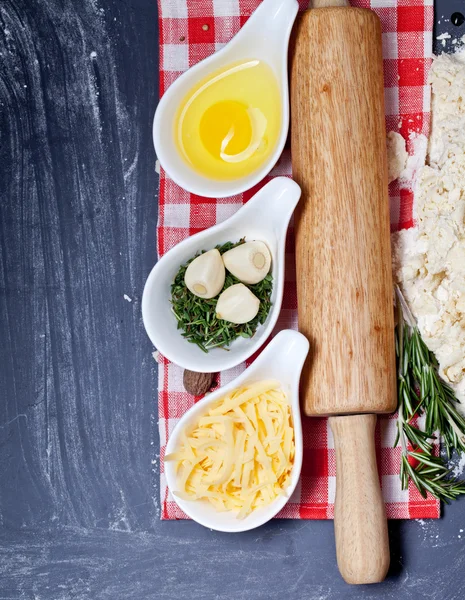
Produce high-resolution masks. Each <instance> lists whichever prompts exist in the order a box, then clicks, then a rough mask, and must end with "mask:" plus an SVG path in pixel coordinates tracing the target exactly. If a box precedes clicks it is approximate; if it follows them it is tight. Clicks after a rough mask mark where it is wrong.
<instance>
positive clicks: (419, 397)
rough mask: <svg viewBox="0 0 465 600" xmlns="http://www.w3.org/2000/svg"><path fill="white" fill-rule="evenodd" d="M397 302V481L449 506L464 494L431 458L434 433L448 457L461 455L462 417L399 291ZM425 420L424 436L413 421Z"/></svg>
mask: <svg viewBox="0 0 465 600" xmlns="http://www.w3.org/2000/svg"><path fill="white" fill-rule="evenodd" d="M396 297H397V303H396V304H397V315H398V318H397V327H396V353H397V359H398V360H397V363H398V399H399V405H398V417H397V435H396V439H395V442H394V447H396V446H397V445H398V444H399V443H400V446H401V449H402V458H401V464H400V479H401V484H402V488H403V489H406V488H407V487H408V485H409V481H411V482H412V483H413V484H414V485H415V487H416V488H417V489H418V491H419V492H420V494H421V495H422V496H423V497H424V498H426V495H427V493H430V494H431V495H432V496H434V497H435V498H438V499H439V500H443V501H444V502H447V503H448V502H450V501H451V500H455V499H456V498H458V497H459V496H460V495H462V494H465V481H461V480H459V479H457V478H455V477H451V476H450V469H449V468H448V466H447V463H446V462H445V460H444V459H443V458H442V457H441V456H435V455H434V448H433V445H432V441H433V440H434V439H435V432H438V433H439V434H440V436H441V439H442V442H443V444H444V448H445V451H446V453H447V457H448V458H450V456H451V455H452V453H453V452H454V451H456V452H459V453H461V452H465V418H464V417H463V416H462V415H461V414H460V413H459V412H458V410H457V407H456V405H457V403H458V400H457V398H456V397H455V394H454V391H453V390H452V388H451V387H450V386H448V385H447V384H446V383H445V382H444V381H443V380H442V379H441V378H440V377H439V374H438V363H437V360H436V357H435V356H434V354H433V353H432V352H430V350H429V349H428V347H427V346H426V344H425V342H424V341H423V340H422V338H421V334H420V331H419V330H418V327H417V325H416V323H415V320H414V318H413V315H412V314H411V312H410V310H409V308H408V305H407V303H406V301H405V299H404V297H403V296H402V293H401V291H400V289H399V288H396ZM422 415H423V416H424V418H425V419H424V420H425V425H424V431H422V430H421V429H419V428H418V427H417V426H416V425H415V419H416V418H417V417H420V416H422Z"/></svg>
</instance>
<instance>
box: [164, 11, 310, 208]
mask: <svg viewBox="0 0 465 600" xmlns="http://www.w3.org/2000/svg"><path fill="white" fill-rule="evenodd" d="M297 10H298V3H297V1H296V0H263V2H262V3H261V4H260V6H259V7H258V8H257V10H256V11H255V12H254V13H253V15H252V16H251V17H250V19H249V20H248V21H247V22H246V23H245V25H244V26H243V27H242V29H241V30H240V31H239V33H238V34H237V35H235V36H234V37H233V39H232V40H231V41H230V42H229V43H228V44H226V46H224V48H222V49H221V50H219V51H218V52H215V53H214V54H212V56H209V57H208V58H206V59H205V60H202V61H201V62H199V63H197V64H196V65H195V66H193V67H191V68H190V69H189V70H188V71H186V72H185V73H183V75H181V76H180V77H178V79H176V81H174V82H173V83H172V84H171V85H170V87H169V88H168V90H167V91H166V92H165V94H164V95H163V97H162V99H161V100H160V102H159V104H158V107H157V110H156V112H155V117H154V121H153V142H154V145H155V152H156V154H157V157H158V159H159V161H160V164H161V166H162V167H163V168H164V169H165V171H166V172H167V174H168V175H169V176H170V177H171V179H173V180H174V181H175V182H176V183H177V184H178V185H180V186H181V187H182V188H184V189H185V190H187V191H189V192H192V193H194V194H198V195H199V196H207V197H209V198H224V197H226V196H233V195H235V194H239V193H241V192H243V191H245V190H248V189H250V188H251V187H253V186H254V185H255V184H257V183H258V182H259V181H261V180H262V179H263V177H265V175H267V173H269V172H270V170H271V169H272V168H273V166H274V165H275V163H276V161H277V160H278V158H279V157H280V155H281V152H282V150H283V148H284V144H285V142H286V138H287V132H288V129H289V91H288V77H287V49H288V45H289V36H290V33H291V29H292V25H293V23H294V20H295V17H296V14H297ZM250 59H259V60H263V61H264V62H266V63H267V64H268V65H269V66H270V67H271V68H272V69H273V71H274V74H275V75H276V78H277V81H278V83H279V86H280V92H281V111H282V118H281V131H280V134H279V139H278V142H277V144H276V148H275V150H274V152H273V153H272V154H271V156H270V158H269V159H268V160H267V161H266V163H265V164H263V165H262V166H261V167H260V168H259V169H257V170H256V171H254V172H253V173H251V174H250V175H247V176H246V177H242V178H240V179H234V180H231V181H219V180H213V179H209V178H208V177H205V176H203V175H201V174H200V173H198V172H197V171H195V170H194V169H193V168H192V167H190V166H189V164H188V163H187V162H186V161H185V160H184V158H183V157H182V156H181V154H180V152H179V150H178V148H177V146H176V142H175V136H174V123H175V116H176V112H177V109H178V107H179V103H180V102H181V101H182V99H183V98H184V97H185V96H186V95H187V94H188V93H189V91H190V90H191V89H192V88H193V87H194V85H195V84H196V83H198V82H199V81H200V80H201V79H203V78H205V77H206V76H208V74H209V73H211V72H212V71H215V70H217V69H220V68H221V67H224V66H227V65H230V64H231V63H233V62H237V61H241V60H250Z"/></svg>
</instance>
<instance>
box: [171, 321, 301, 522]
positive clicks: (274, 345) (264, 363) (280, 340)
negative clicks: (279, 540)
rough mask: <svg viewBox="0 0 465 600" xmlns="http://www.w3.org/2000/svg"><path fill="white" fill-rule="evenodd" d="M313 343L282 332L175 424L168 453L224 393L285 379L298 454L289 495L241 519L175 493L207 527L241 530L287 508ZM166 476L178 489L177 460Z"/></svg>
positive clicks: (294, 481) (297, 468) (296, 474)
mask: <svg viewBox="0 0 465 600" xmlns="http://www.w3.org/2000/svg"><path fill="white" fill-rule="evenodd" d="M308 350H309V343H308V340H307V338H306V337H304V336H303V335H302V334H301V333H298V332H297V331H292V330H291V329H286V330H284V331H281V332H280V333H278V335H277V336H276V337H275V338H274V339H273V340H272V342H271V343H270V344H269V346H267V347H266V348H265V350H264V351H263V352H262V353H261V354H260V356H259V357H258V358H257V360H255V361H254V362H253V363H252V365H251V366H250V367H249V368H248V369H246V370H245V371H244V372H243V373H242V374H241V375H240V376H239V377H237V378H236V379H235V380H234V381H232V382H231V383H229V384H228V385H226V386H224V387H223V388H220V389H219V390H216V391H215V392H213V393H211V394H209V395H208V396H206V397H205V398H204V399H203V400H200V402H197V404H195V405H194V406H193V407H192V408H191V409H190V410H188V411H187V412H186V413H185V414H184V415H183V416H182V417H181V419H180V420H179V422H178V423H177V425H176V427H175V428H174V430H173V432H172V434H171V436H170V439H169V440H168V444H167V446H166V454H169V453H171V452H174V451H175V450H176V449H177V448H178V447H179V436H180V434H181V433H182V431H184V430H186V429H189V428H190V427H191V426H193V425H194V424H195V423H196V421H197V420H198V419H199V418H200V417H201V416H202V415H203V414H205V413H206V412H207V410H208V408H209V406H210V405H211V404H212V403H213V402H216V400H218V399H219V398H221V397H222V396H223V395H224V394H226V393H227V392H229V391H230V390H233V389H235V388H237V387H239V386H241V385H243V384H245V383H253V382H255V381H262V380H264V379H276V380H278V381H280V382H281V384H282V388H283V390H284V391H285V392H286V393H287V396H288V398H289V401H290V404H291V410H292V419H293V424H294V438H295V458H294V465H293V467H292V472H291V481H290V484H289V487H288V488H287V489H286V496H280V497H279V498H277V499H276V500H274V502H272V503H271V504H270V505H269V506H265V507H262V508H259V509H256V510H254V511H252V512H251V513H250V514H249V515H247V517H245V518H244V519H237V517H236V514H235V513H234V512H233V511H227V512H217V511H216V510H215V509H214V507H213V506H212V505H211V504H210V503H209V502H208V501H207V500H184V499H182V498H179V497H178V496H173V497H174V500H175V502H176V503H177V504H178V506H179V508H180V509H181V510H182V511H184V512H185V513H186V515H187V516H188V517H190V518H191V519H194V521H197V523H200V524H201V525H204V526H205V527H209V528H210V529H216V530H217V531H227V532H239V531H247V530H248V529H254V528H255V527H259V526H260V525H263V524H264V523H266V522H267V521H269V520H270V519H272V518H273V517H274V516H276V515H277V514H278V512H279V511H280V510H281V509H282V508H283V506H284V505H285V504H286V502H287V501H288V499H289V497H290V496H291V494H292V492H293V491H294V489H295V487H296V485H297V482H298V480H299V477H300V470H301V468H302V457H303V442H302V421H301V416H300V403H299V380H300V374H301V371H302V367H303V364H304V362H305V359H306V357H307V354H308ZM165 477H166V482H167V484H168V488H169V489H170V491H171V492H174V491H176V464H175V462H171V461H170V462H166V463H165Z"/></svg>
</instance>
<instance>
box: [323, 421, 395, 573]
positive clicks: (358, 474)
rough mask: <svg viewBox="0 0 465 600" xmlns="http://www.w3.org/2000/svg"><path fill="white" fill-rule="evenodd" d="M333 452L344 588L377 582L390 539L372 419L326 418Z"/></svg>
mask: <svg viewBox="0 0 465 600" xmlns="http://www.w3.org/2000/svg"><path fill="white" fill-rule="evenodd" d="M329 423H330V426H331V430H332V432H333V436H334V449H335V452H336V499H335V503H334V530H335V535H336V552H337V564H338V567H339V571H340V572H341V575H342V576H343V577H344V579H345V581H347V583H354V584H362V583H379V582H380V581H383V579H384V578H385V577H386V574H387V572H388V568H389V561H390V558H389V538H388V529H387V520H386V511H385V508H384V501H383V496H382V494H381V488H380V486H379V478H378V467H377V464H376V452H375V425H376V415H351V416H344V417H331V418H330V420H329Z"/></svg>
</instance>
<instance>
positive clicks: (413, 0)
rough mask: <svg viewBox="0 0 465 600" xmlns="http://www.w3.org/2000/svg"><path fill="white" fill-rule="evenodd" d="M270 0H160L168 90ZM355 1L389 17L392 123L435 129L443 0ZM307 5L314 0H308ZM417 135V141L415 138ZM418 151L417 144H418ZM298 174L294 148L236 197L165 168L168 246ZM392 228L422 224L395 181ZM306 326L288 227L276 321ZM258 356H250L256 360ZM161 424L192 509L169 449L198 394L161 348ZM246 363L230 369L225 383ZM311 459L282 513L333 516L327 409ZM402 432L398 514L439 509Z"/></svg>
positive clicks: (311, 428) (384, 465)
mask: <svg viewBox="0 0 465 600" xmlns="http://www.w3.org/2000/svg"><path fill="white" fill-rule="evenodd" d="M259 4H260V0H158V7H159V29H160V94H163V92H164V91H165V90H166V89H167V88H168V87H169V85H170V84H171V83H172V82H173V81H174V80H175V79H176V78H177V77H178V76H179V75H180V74H181V73H182V72H184V71H185V70H186V69H188V68H189V67H191V66H192V65H194V64H195V63H197V62H198V61H199V60H202V59H203V58H205V57H207V56H209V55H210V54H212V53H213V52H215V50H218V49H219V48H221V47H222V46H223V45H224V44H225V43H227V42H228V41H229V40H230V39H231V38H232V37H233V35H234V34H236V33H237V32H238V30H239V29H240V27H241V26H242V25H243V24H244V23H245V21H246V20H247V18H248V17H249V16H250V15H251V13H252V12H253V11H254V10H255V9H256V8H257V6H258V5H259ZM352 4H353V5H354V6H359V7H365V8H372V9H373V10H375V12H376V13H377V14H378V15H379V17H380V19H381V22H382V26H383V56H384V78H385V81H384V85H385V99H386V128H387V131H392V130H393V131H399V132H400V133H401V134H402V135H403V136H404V138H406V139H407V140H409V135H410V134H411V133H412V132H415V133H423V134H425V135H428V130H429V109H430V93H429V87H428V85H427V83H426V79H427V72H428V68H429V65H430V62H431V49H432V27H433V0H371V2H370V0H353V1H352ZM300 5H301V9H302V10H303V9H306V8H307V7H308V0H300ZM409 146H410V142H409V141H408V142H407V147H408V148H409ZM412 152H413V148H412ZM277 175H288V176H289V175H291V164H290V154H289V150H285V151H284V153H283V156H282V158H281V159H280V161H279V163H278V164H277V166H276V167H275V168H274V169H273V171H272V174H271V175H270V176H269V177H267V178H266V179H265V180H264V181H263V182H262V184H260V185H259V186H257V187H256V188H255V189H252V190H250V191H248V192H246V193H244V194H242V195H240V196H234V197H232V198H223V199H218V200H217V199H212V198H201V197H199V196H195V195H193V194H189V193H188V192H186V191H184V190H183V189H181V188H180V187H178V186H177V185H176V184H175V183H173V181H171V180H170V179H169V178H168V177H167V176H166V174H165V173H164V172H163V170H162V171H161V173H160V196H159V222H158V253H159V255H160V256H161V255H163V254H164V253H165V252H167V251H168V250H169V249H170V248H172V247H173V246H174V245H175V244H177V243H178V242H180V241H181V240H182V239H184V238H185V237H187V236H189V235H192V234H194V233H196V232H198V231H201V230H203V229H205V228H206V227H210V226H212V225H214V224H215V223H218V222H221V221H223V220H224V219H226V218H227V217H229V216H231V215H232V214H233V213H235V212H236V210H237V209H238V208H239V207H240V206H241V205H242V204H243V203H244V202H246V201H247V200H248V199H249V198H250V197H251V196H252V195H253V194H254V193H255V192H256V191H257V189H259V187H261V185H263V183H265V182H266V181H268V180H269V179H270V178H271V177H273V176H277ZM389 192H390V199H391V223H392V229H393V230H398V229H403V228H408V227H411V226H412V225H413V221H412V204H413V194H412V192H411V191H409V190H405V189H399V186H398V184H397V183H395V182H394V183H392V184H391V185H390V189H389ZM296 326H297V298H296V287H295V266H294V249H293V232H292V231H290V235H289V236H288V248H287V265H286V287H285V292H284V299H283V305H282V311H281V315H280V318H279V321H278V325H277V328H276V331H278V330H280V329H285V328H293V329H295V328H296ZM252 360H253V359H251V360H250V362H251V361H252ZM158 361H159V395H158V408H159V431H160V476H161V485H160V494H161V505H162V510H161V518H162V519H183V518H186V515H185V514H184V513H183V512H182V511H181V510H180V509H179V508H178V507H177V505H176V503H175V502H174V501H173V499H172V497H171V496H170V495H169V492H168V489H167V487H166V481H165V476H164V469H163V457H164V451H165V446H166V442H167V440H168V437H169V435H170V433H171V432H172V430H173V428H174V426H175V424H176V422H177V420H178V419H179V418H180V417H181V415H182V414H184V412H185V411H186V410H188V409H189V408H190V407H191V406H192V404H193V403H194V400H193V398H192V396H190V395H189V394H188V393H187V392H185V390H184V388H183V384H182V369H180V368H179V367H177V366H176V365H174V364H172V363H170V362H169V361H168V360H166V359H165V358H164V357H162V356H159V358H158ZM245 367H246V364H243V365H240V366H239V367H237V368H235V369H232V370H230V371H227V372H225V373H222V374H221V381H220V384H221V385H223V384H225V383H227V382H229V381H231V380H232V379H233V378H235V377H236V376H237V375H238V374H239V373H241V372H242V371H243V370H244V369H245ZM303 432H304V460H303V468H302V476H301V480H300V483H299V485H298V487H297V489H296V491H295V493H294V494H293V496H292V498H291V499H290V501H289V502H288V503H287V505H286V506H285V508H284V509H283V510H282V512H281V513H280V515H279V516H280V517H285V518H293V519H331V518H332V517H333V503H334V494H335V471H336V469H335V456H334V445H333V439H332V434H331V430H330V428H329V426H328V424H327V420H326V419H321V418H319V419H309V418H305V417H304V419H303ZM395 433H396V427H395V420H394V419H393V418H392V417H385V418H380V419H379V420H378V426H377V430H376V445H377V457H378V465H379V470H380V476H381V484H382V489H383V495H384V499H385V502H386V509H387V514H388V517H389V518H393V519H404V518H405V519H408V518H437V517H439V503H438V502H437V501H436V500H434V499H433V498H428V499H426V500H425V499H423V498H422V497H421V496H420V494H419V493H418V492H417V490H416V489H415V488H414V487H413V486H412V485H411V486H410V488H409V489H408V490H404V491H403V490H401V487H400V480H399V465H400V449H399V448H393V447H392V446H393V443H394V438H395Z"/></svg>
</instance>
